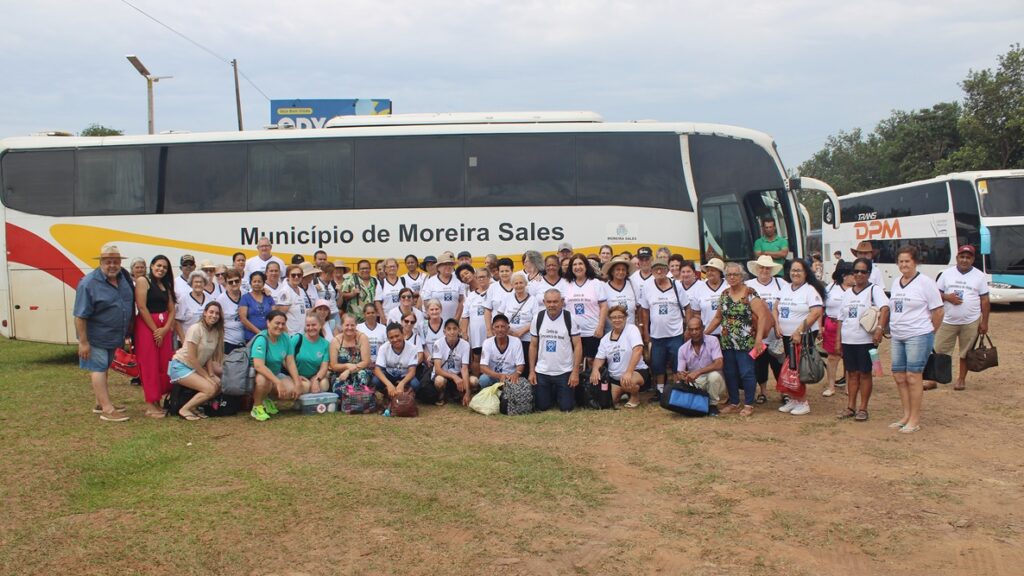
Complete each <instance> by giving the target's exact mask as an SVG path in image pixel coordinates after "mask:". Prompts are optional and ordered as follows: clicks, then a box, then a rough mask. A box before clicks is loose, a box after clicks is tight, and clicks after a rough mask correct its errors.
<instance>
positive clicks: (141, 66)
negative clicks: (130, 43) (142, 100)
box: [127, 54, 174, 134]
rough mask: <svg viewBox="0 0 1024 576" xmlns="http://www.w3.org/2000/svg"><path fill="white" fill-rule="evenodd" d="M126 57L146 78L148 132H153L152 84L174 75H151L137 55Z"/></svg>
mask: <svg viewBox="0 0 1024 576" xmlns="http://www.w3.org/2000/svg"><path fill="white" fill-rule="evenodd" d="M127 58H128V61H129V62H131V64H132V66H134V67H135V69H136V70H138V71H139V74H142V77H143V78H145V79H146V99H147V103H148V104H149V133H150V134H153V133H154V130H153V84H155V83H157V82H159V81H161V80H166V79H168V78H174V76H153V75H152V74H150V73H149V70H148V69H147V68H146V65H145V64H143V63H142V61H141V60H139V58H138V56H135V55H133V54H129V55H128V56H127Z"/></svg>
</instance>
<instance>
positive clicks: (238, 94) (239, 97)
mask: <svg viewBox="0 0 1024 576" xmlns="http://www.w3.org/2000/svg"><path fill="white" fill-rule="evenodd" d="M231 67H232V68H234V70H235V111H236V113H237V114H238V131H239V132H241V131H242V93H241V92H240V91H239V90H238V60H232V61H231ZM150 103H151V105H152V100H150Z"/></svg>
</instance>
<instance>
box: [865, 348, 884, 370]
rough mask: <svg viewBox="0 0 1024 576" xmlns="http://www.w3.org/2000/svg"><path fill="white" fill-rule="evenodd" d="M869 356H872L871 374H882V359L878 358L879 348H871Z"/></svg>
mask: <svg viewBox="0 0 1024 576" xmlns="http://www.w3.org/2000/svg"><path fill="white" fill-rule="evenodd" d="M868 356H870V357H871V374H872V375H874V376H881V375H882V361H881V360H880V359H879V358H878V349H877V348H869V349H868Z"/></svg>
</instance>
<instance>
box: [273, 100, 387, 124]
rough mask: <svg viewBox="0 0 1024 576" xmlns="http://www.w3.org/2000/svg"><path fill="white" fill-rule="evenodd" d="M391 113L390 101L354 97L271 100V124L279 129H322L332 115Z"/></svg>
mask: <svg viewBox="0 0 1024 576" xmlns="http://www.w3.org/2000/svg"><path fill="white" fill-rule="evenodd" d="M380 114H391V100H389V99H385V98H375V99H371V98H356V99H346V100H302V99H294V100H271V101H270V123H271V124H274V125H276V126H277V127H278V128H323V127H324V124H326V123H327V121H328V120H330V119H331V118H334V117H335V116H376V115H380Z"/></svg>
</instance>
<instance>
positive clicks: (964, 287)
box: [925, 244, 991, 390]
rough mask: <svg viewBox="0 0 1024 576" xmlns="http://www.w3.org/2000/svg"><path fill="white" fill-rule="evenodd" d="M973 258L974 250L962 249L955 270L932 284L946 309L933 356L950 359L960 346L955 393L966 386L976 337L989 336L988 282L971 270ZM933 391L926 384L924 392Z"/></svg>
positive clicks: (931, 383) (932, 383)
mask: <svg viewBox="0 0 1024 576" xmlns="http://www.w3.org/2000/svg"><path fill="white" fill-rule="evenodd" d="M974 255H975V250H974V246H971V245H970V244H965V245H963V246H961V247H960V248H959V249H958V250H957V253H956V266H954V267H952V268H950V269H948V270H945V271H943V272H942V274H941V275H939V279H938V280H936V282H935V285H936V286H938V288H939V290H940V291H941V292H942V301H943V303H944V304H943V306H945V308H946V314H945V315H944V316H943V317H942V324H941V325H940V326H939V331H938V332H936V333H935V352H937V353H939V354H949V355H951V356H952V354H953V349H954V348H955V347H956V345H957V342H959V343H960V375H959V376H957V379H956V382H955V383H954V384H953V389H954V390H963V389H964V388H965V387H966V386H967V384H966V379H967V360H966V359H965V357H966V356H967V352H968V351H969V350H970V349H971V347H972V346H974V340H975V339H976V338H977V337H978V335H979V334H988V314H989V310H990V308H991V303H990V302H989V298H988V278H987V277H986V276H985V273H984V272H982V271H981V270H978V269H977V268H975V267H974ZM934 387H935V383H934V382H926V383H925V389H931V388H934Z"/></svg>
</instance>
